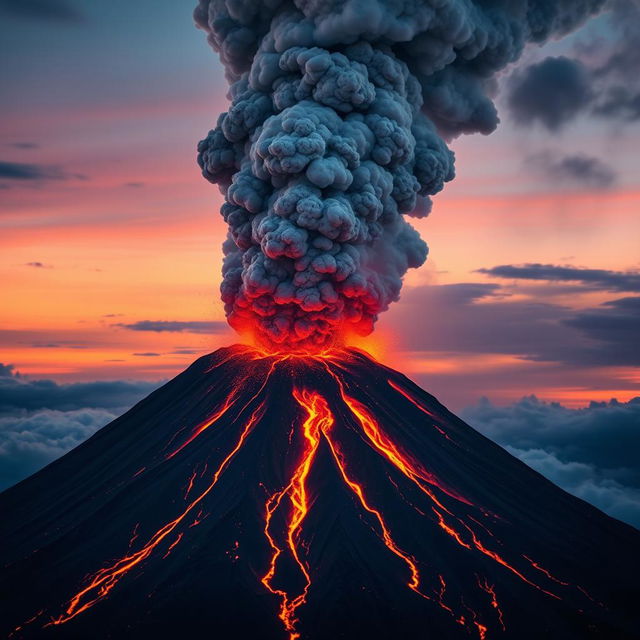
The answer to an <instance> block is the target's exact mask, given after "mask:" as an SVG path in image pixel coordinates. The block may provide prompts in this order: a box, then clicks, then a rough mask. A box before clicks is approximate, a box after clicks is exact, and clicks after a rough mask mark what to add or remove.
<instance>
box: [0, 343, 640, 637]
mask: <svg viewBox="0 0 640 640" xmlns="http://www.w3.org/2000/svg"><path fill="white" fill-rule="evenodd" d="M0 514H2V517H1V522H0V540H1V544H0V560H1V563H2V567H3V568H2V572H1V576H0V625H1V628H0V635H1V636H2V637H8V636H10V637H13V638H64V639H74V638H82V639H92V640H93V639H102V638H115V639H126V638H137V639H140V638H143V639H144V638H201V637H210V638H222V639H234V640H237V639H244V638H247V639H248V638H251V639H255V638H260V639H264V640H272V639H273V640H287V639H289V640H293V639H295V638H298V637H300V638H301V639H308V640H325V639H333V638H350V639H355V638H367V639H370V640H383V639H384V640H387V639H389V640H391V639H393V640H396V639H404V638H421V639H422V638H425V639H438V640H441V639H443V638H446V639H448V638H452V639H457V638H481V639H483V638H487V639H494V638H496V639H498V638H510V639H511V638H517V639H518V640H522V639H534V638H535V639H536V640H538V639H541V638H562V639H573V638H601V639H603V640H611V639H615V638H638V637H639V635H638V626H637V622H638V621H637V614H636V612H637V598H638V595H639V593H638V587H637V584H638V575H639V570H640V561H639V552H638V550H639V549H640V533H639V532H638V531H637V530H635V529H633V528H632V527H630V526H628V525H625V524H623V523H621V522H619V521H617V520H614V519H613V518H610V517H608V516H606V515H604V514H603V513H602V512H600V511H598V510H597V509H595V508H594V507H592V506H590V505H588V504H587V503H585V502H583V501H582V500H579V499H577V498H575V497H572V496H570V495H569V494H567V493H565V492H564V491H562V490H561V489H559V488H558V487H556V486H555V485H553V484H552V483H551V482H549V481H548V480H546V479H545V478H543V477H542V476H541V475H539V474H538V473H536V472H535V471H533V470H532V469H530V468H529V467H527V466H526V465H524V464H523V463H522V462H520V461H518V460H517V459H516V458H514V457H513V456H511V455H510V454H508V453H507V452H506V451H504V450H503V449H502V448H500V447H499V446H498V445H496V444H494V443H493V442H491V441H490V440H488V439H487V438H485V437H484V436H482V435H480V434H479V433H477V432H476V431H474V430H473V429H472V428H471V427H469V426H468V425H466V424H465V423H464V422H462V421H461V420H459V419H458V418H456V417H455V416H454V415H453V414H451V413H450V412H449V411H447V409H445V408H444V407H443V406H442V405H441V404H439V403H438V401H437V400H436V399H435V398H433V397H432V396H430V395H428V394H427V393H425V392H424V391H422V390H421V389H420V388H418V387H417V386H416V385H415V384H413V383H412V382H411V381H409V380H408V379H407V378H406V377H404V376H403V375H401V374H400V373H397V372H395V371H393V370H392V369H389V368H387V367H385V366H382V365H381V364H378V363H376V362H375V361H373V360H372V359H371V358H370V357H369V356H367V355H365V354H364V353H361V352H359V351H355V350H346V351H337V352H334V353H332V354H328V355H325V356H324V357H320V356H318V357H304V358H303V357H295V356H289V357H286V356H274V355H271V356H269V355H264V354H260V353H258V352H257V351H255V350H253V349H250V348H248V347H240V346H235V347H230V348H226V349H221V350H219V351H216V352H215V353H213V354H211V355H209V356H206V357H203V358H200V359H199V360H197V361H196V362H195V363H194V364H193V365H192V366H191V367H189V369H187V370H186V371H185V372H184V373H182V374H180V375H179V376H177V377H176V378H175V379H174V380H172V381H171V382H169V383H168V384H166V385H165V386H164V387H162V388H161V389H159V390H157V391H155V392H154V393H152V394H151V395H150V396H149V397H147V398H146V399H145V400H143V401H142V402H140V403H139V404H138V405H136V406H135V407H134V408H133V409H131V410H130V411H128V412H127V413H126V414H125V415H123V416H122V417H120V418H118V419H117V420H115V421H114V422H112V423H111V424H109V425H108V426H106V427H105V428H103V429H102V430H100V431H99V432H98V433H96V434H95V435H94V436H93V437H92V438H90V439H89V440H87V441H86V442H85V443H83V444H82V445H80V446H79V447H77V448H76V449H74V450H73V451H71V452H70V453H68V454H67V455H65V456H64V457H62V458H61V459H59V460H57V461H56V462H54V463H52V464H50V465H49V466H48V467H46V468H45V469H43V470H42V471H40V472H39V473H37V474H35V475H33V476H32V477H30V478H28V479H26V480H24V481H23V482H21V483H20V484H18V485H16V486H15V487H13V488H11V489H9V490H7V491H5V492H4V493H3V494H1V495H0Z"/></svg>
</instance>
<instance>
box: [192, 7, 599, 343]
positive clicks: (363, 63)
mask: <svg viewBox="0 0 640 640" xmlns="http://www.w3.org/2000/svg"><path fill="white" fill-rule="evenodd" d="M602 5H603V0H564V1H557V0H553V1H551V0H518V1H517V2H512V1H510V2H491V3H487V2H480V1H476V2H467V1H464V2H463V1H462V0H440V1H438V2H435V1H434V2H416V1H415V0H397V1H395V2H391V1H390V0H371V1H370V2H366V3H363V2H360V1H358V0H341V1H339V2H338V1H324V2H317V1H305V0H297V1H295V2H294V1H292V0H269V1H267V2H262V3H246V2H240V1H235V2H234V1H229V0H226V1H223V0H200V3H199V5H198V7H197V9H196V11H195V18H196V22H197V24H198V25H199V26H200V27H201V28H202V29H204V30H205V31H206V32H207V35H208V40H209V43H210V44H211V45H212V47H213V48H214V49H215V51H217V52H218V54H219V56H220V59H221V61H222V63H223V64H224V66H225V70H226V76H227V78H228V80H229V82H230V84H231V88H230V91H229V96H230V98H231V106H230V108H229V111H228V112H226V113H224V114H222V115H221V116H220V118H219V119H218V123H217V126H216V128H215V129H214V130H212V131H211V132H210V133H209V135H208V136H207V137H206V138H205V139H204V140H202V141H201V142H200V144H199V147H198V152H199V155H198V161H199V164H200V166H201V168H202V171H203V174H204V176H205V177H206V178H207V179H208V180H210V181H211V182H214V183H217V184H218V185H219V186H220V188H221V189H222V191H223V193H224V195H225V198H226V203H225V204H224V205H223V208H222V214H223V216H224V219H225V221H226V222H227V223H228V225H229V235H228V238H227V241H226V242H225V244H224V253H225V259H224V265H223V283H222V287H221V290H222V298H223V301H224V303H225V309H226V313H227V317H228V320H229V323H230V324H231V325H232V326H233V327H234V328H236V329H238V330H240V331H243V330H253V331H255V332H256V333H257V334H258V337H259V338H260V339H261V340H262V341H264V342H267V343H270V344H274V343H275V344H282V343H285V344H287V345H289V346H291V345H301V344H303V345H308V344H313V345H327V344H331V343H332V342H333V341H335V340H336V336H338V335H341V334H344V333H349V332H356V333H360V334H366V333H369V332H370V331H371V330H372V329H373V325H374V323H375V321H376V319H377V317H378V315H379V314H380V313H381V312H382V311H384V310H386V309H387V308H388V306H389V305H390V304H391V303H392V302H393V301H395V300H397V299H398V297H399V295H400V289H401V286H402V279H403V276H404V275H405V273H406V272H407V270H408V269H410V268H416V267H419V266H420V265H421V264H422V263H423V262H424V261H425V259H426V257H427V245H426V244H425V242H424V241H423V240H422V239H421V238H420V236H419V235H418V233H417V232H416V231H415V229H414V228H413V227H412V226H411V225H410V224H409V223H408V222H407V220H406V217H407V216H418V217H419V216H424V215H427V214H428V212H429V211H430V207H431V202H430V199H429V198H430V196H432V195H434V194H436V193H438V192H439V191H440V190H441V189H442V187H443V185H444V183H445V182H447V181H448V180H451V179H452V178H453V177H454V168H453V154H452V153H451V151H450V150H449V149H448V148H447V146H446V142H445V141H446V140H448V139H450V138H452V137H454V136H456V135H459V134H462V133H473V132H481V133H485V134H486V133H490V132H491V131H493V130H494V129H495V127H496V125H497V123H498V117H497V112H496V109H495V107H494V105H493V101H492V95H493V92H494V90H495V80H494V77H495V74H496V73H497V72H498V71H500V70H501V69H503V68H504V67H505V66H506V65H508V64H509V63H511V62H513V61H515V60H516V59H518V57H519V56H520V54H521V53H522V50H523V48H524V46H525V45H526V43H527V42H543V41H545V40H546V39H547V38H549V37H551V36H558V35H562V34H564V33H567V32H569V31H571V30H572V29H573V28H575V27H576V26H577V25H579V24H580V23H581V22H583V21H584V20H585V19H586V18H588V17H589V16H590V15H592V14H594V13H596V12H597V11H599V10H600V8H601V7H602Z"/></svg>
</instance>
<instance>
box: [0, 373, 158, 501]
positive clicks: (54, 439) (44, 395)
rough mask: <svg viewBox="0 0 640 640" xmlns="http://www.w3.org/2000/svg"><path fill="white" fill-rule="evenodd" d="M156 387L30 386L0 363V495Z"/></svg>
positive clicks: (103, 384)
mask: <svg viewBox="0 0 640 640" xmlns="http://www.w3.org/2000/svg"><path fill="white" fill-rule="evenodd" d="M158 385H159V383H157V382H143V381H126V380H115V381H111V382H79V383H74V384H58V383H56V382H54V381H53V380H29V379H27V378H25V377H23V376H21V375H20V374H19V373H17V372H16V371H15V368H14V367H13V365H10V364H3V363H0V490H2V489H5V488H7V487H9V486H11V485H13V484H15V483H16V482H19V481H20V480H22V479H23V478H25V477H26V476H28V475H30V474H32V473H34V472H35V471H37V470H38V469H40V468H42V467H43V466H44V465H46V464H48V463H49V462H51V461H53V460H55V459H56V458H58V457H60V456H61V455H63V454H65V453H66V452H67V451H69V450H70V449H72V448H73V447H75V446H77V445H79V444H80V443H81V442H82V441H83V440H86V438H88V437H89V436H91V435H92V434H93V433H95V432H96V431H97V430H98V429H99V428H100V427H103V426H104V425H105V424H107V423H109V422H111V421H112V420H114V419H115V418H116V417H117V416H118V415H121V414H122V413H124V411H126V410H127V409H128V408H130V407H131V406H132V405H134V404H135V403H136V402H138V401H139V400H141V399H142V398H144V397H145V396H146V395H148V394H149V393H150V392H151V391H153V390H154V389H156V388H157V387H158Z"/></svg>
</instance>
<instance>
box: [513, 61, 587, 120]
mask: <svg viewBox="0 0 640 640" xmlns="http://www.w3.org/2000/svg"><path fill="white" fill-rule="evenodd" d="M591 97H592V89H591V83H590V78H589V73H588V71H587V69H586V68H585V67H584V65H582V64H581V63H580V62H578V61H577V60H570V59H569V58H566V57H564V56H563V57H559V58H547V59H545V60H543V61H542V62H539V63H537V64H533V65H531V66H530V67H527V68H526V69H524V70H523V71H521V72H518V73H515V74H514V75H513V77H512V78H511V79H510V82H509V86H508V96H507V102H508V105H509V108H510V109H511V113H512V115H513V117H514V119H515V121H516V122H517V123H518V124H530V123H532V122H539V123H541V124H543V125H544V126H546V127H547V128H548V129H550V130H551V131H554V130H557V129H559V128H560V127H561V126H562V125H563V124H565V123H566V122H568V121H569V120H571V119H572V118H573V117H574V116H575V115H576V114H577V113H579V112H580V111H583V110H584V109H586V108H587V106H588V105H589V103H590V101H591Z"/></svg>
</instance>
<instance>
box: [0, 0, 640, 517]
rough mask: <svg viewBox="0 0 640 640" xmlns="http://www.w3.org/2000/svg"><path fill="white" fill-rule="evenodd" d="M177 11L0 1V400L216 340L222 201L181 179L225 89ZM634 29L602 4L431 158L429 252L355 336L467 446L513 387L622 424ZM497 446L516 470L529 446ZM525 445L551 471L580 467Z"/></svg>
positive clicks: (627, 384)
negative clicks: (463, 429) (618, 410)
mask: <svg viewBox="0 0 640 640" xmlns="http://www.w3.org/2000/svg"><path fill="white" fill-rule="evenodd" d="M191 11H192V7H191V3H184V2H172V1H170V0H154V1H153V2H151V0H137V1H136V2H125V1H124V0H112V1H111V2H109V3H96V2H91V1H89V0H0V57H1V58H2V60H3V64H2V65H1V67H0V81H1V82H2V86H3V87H5V88H8V89H9V90H5V91H3V92H2V93H1V94H0V110H1V113H2V119H0V281H1V282H2V287H1V289H0V296H1V298H0V362H2V363H4V364H3V366H4V367H5V369H4V370H5V372H7V373H6V375H5V376H4V377H5V378H6V380H5V382H7V381H10V382H7V384H11V385H14V386H15V384H21V385H25V384H27V381H39V380H44V381H46V382H47V383H48V384H50V385H54V386H55V387H56V388H67V389H75V390H77V389H78V388H80V387H78V386H77V385H79V384H80V385H82V384H89V383H94V382H96V381H128V382H127V383H126V384H130V385H133V387H132V388H134V389H136V390H137V392H140V393H142V392H146V391H148V390H149V389H150V388H152V387H153V385H154V384H157V382H158V381H161V380H166V379H168V378H170V377H172V376H174V375H176V374H177V373H179V372H180V371H182V370H183V369H184V368H185V367H186V366H188V365H189V364H190V363H191V362H192V361H193V360H194V359H195V358H196V357H198V356H199V355H203V354H205V353H208V352H210V351H212V350H214V349H215V348H217V347H219V346H223V345H226V344H229V343H231V342H233V341H236V340H237V336H235V334H234V333H233V332H232V331H231V330H230V329H228V328H227V326H226V323H225V321H224V311H223V308H222V304H221V302H220V301H219V297H218V287H219V284H220V279H221V276H220V266H221V257H222V253H221V247H220V245H221V243H222V240H223V238H224V236H225V233H226V228H225V224H224V222H223V220H222V218H221V217H220V215H219V213H218V212H219V208H220V205H221V203H222V196H221V195H220V193H219V192H218V190H217V188H216V187H215V186H213V185H211V184H209V183H208V182H206V181H205V180H204V179H203V178H202V176H201V175H200V172H199V169H198V166H197V164H196V144H197V142H198V140H200V139H201V138H203V137H205V136H206V134H207V132H208V131H209V129H210V128H212V127H213V126H214V125H215V122H216V119H217V117H218V114H219V113H220V112H221V111H224V110H225V108H226V105H227V104H228V102H227V99H226V89H227V86H226V82H225V80H224V76H223V72H222V66H221V65H220V63H219V62H218V60H217V58H216V56H215V54H214V53H213V51H211V49H210V48H209V47H208V45H207V43H206V39H205V36H204V34H203V33H202V32H199V31H198V30H196V28H195V27H194V23H193V19H192V15H191ZM639 14H640V9H639V7H638V3H637V2H635V1H633V0H630V1H628V2H621V1H617V0H612V1H611V3H610V6H609V10H608V12H606V13H605V14H603V15H602V16H600V17H598V18H596V19H594V20H592V21H591V22H590V23H589V24H587V25H586V26H585V27H583V28H582V29H580V30H579V31H578V32H576V33H574V34H572V35H571V36H569V37H567V38H565V39H564V40H562V41H560V42H551V43H548V44H547V45H545V46H544V47H537V46H536V47H532V48H530V49H527V51H526V52H525V55H524V56H523V58H522V60H521V61H520V62H519V63H518V64H517V65H516V66H514V67H511V68H509V69H507V70H506V71H505V73H504V74H503V75H502V76H501V77H500V78H499V79H498V87H497V97H496V103H497V106H498V110H499V113H500V117H501V121H502V122H501V124H500V126H499V128H498V131H496V132H495V133H494V134H492V135H490V136H480V135H476V136H468V137H461V138H459V139H456V140H454V141H453V142H452V148H453V149H454V151H455V153H456V157H457V161H456V165H457V178H456V179H455V180H454V181H453V182H451V183H449V184H448V185H447V186H446V187H445V190H444V191H443V192H442V193H441V194H439V195H437V196H436V197H435V199H434V203H435V204H434V209H433V212H432V213H431V215H430V216H429V217H428V218H426V219H424V220H419V221H417V222H416V223H415V225H416V227H417V228H418V229H419V231H420V232H421V234H422V236H423V237H424V238H425V240H426V241H427V242H428V244H429V246H430V255H429V259H428V261H427V263H426V264H425V266H424V267H422V268H421V269H419V270H417V271H413V272H410V273H409V274H408V276H407V278H406V280H405V287H404V289H403V292H402V297H401V300H400V302H398V303H396V304H395V305H394V306H393V307H392V308H391V310H390V311H388V312H387V313H385V314H383V315H382V316H381V318H380V320H379V323H378V329H377V331H376V332H375V334H374V336H373V338H372V340H371V341H370V343H369V346H370V348H371V349H372V350H373V352H374V353H376V354H378V355H379V356H380V357H381V358H382V359H383V360H384V361H385V363H387V364H389V365H391V366H394V367H395V368H397V369H400V370H402V371H403V372H405V373H407V375H409V376H410V377H412V378H413V379H414V380H416V381H417V382H418V383H419V384H421V385H422V386H423V387H425V388H426V389H427V390H428V391H430V392H431V393H433V394H434V395H436V397H438V398H439V399H440V400H441V401H442V402H443V403H444V404H446V405H447V406H449V407H450V408H451V409H453V410H456V411H461V410H463V409H464V411H467V412H468V415H469V416H475V418H476V419H477V420H478V422H479V423H480V422H482V425H483V428H485V429H486V430H487V431H491V429H492V428H493V427H492V426H491V425H492V424H493V423H492V419H489V418H488V417H487V411H488V410H487V406H489V407H491V408H492V409H493V410H495V411H496V412H497V413H500V412H507V414H508V415H509V416H511V418H510V419H511V421H512V424H514V420H516V418H515V417H514V416H515V415H516V414H517V412H518V408H519V407H520V408H521V407H522V406H529V405H526V402H528V400H527V398H529V399H530V396H531V395H532V394H535V397H536V402H539V403H541V405H540V406H542V407H555V406H561V407H562V409H563V410H564V411H574V412H576V413H575V414H569V415H576V416H578V415H586V414H588V413H589V412H590V411H596V410H597V409H602V406H605V407H609V406H617V405H610V404H607V403H608V402H609V400H610V399H612V398H616V399H617V401H618V402H619V403H623V405H624V406H625V407H626V406H629V407H631V409H629V411H630V412H632V413H633V412H634V411H635V412H636V413H635V414H634V415H637V413H638V411H637V405H635V404H633V403H632V402H630V401H632V399H633V398H634V397H635V396H638V395H640V392H639V387H640V372H639V370H638V365H639V364H640V349H639V346H638V345H639V344H640V341H639V340H638V329H637V327H638V326H640V323H639V322H638V321H639V320H640V298H639V297H638V293H639V292H640V275H639V273H638V269H639V268H640V216H638V211H639V210H640V172H638V151H637V150H638V148H640V124H639V122H640V90H638V79H637V73H636V70H637V62H638V60H639V59H640V54H639V53H638V45H637V44H635V41H636V38H635V37H634V36H633V34H634V33H637V31H634V29H635V27H638V28H640V19H639V17H638V15H639ZM634 91H636V93H634ZM625 92H626V93H625ZM364 346H365V347H366V346H367V345H366V344H365V345H364ZM9 366H12V367H13V368H12V369H10V368H9ZM17 371H19V372H20V374H21V377H20V378H18V377H16V376H15V373H16V372H17ZM16 381H18V382H16ZM29 384H31V383H29ZM123 384H124V382H123ZM65 385H66V386H65ZM140 385H142V386H140ZM13 388H14V387H12V389H13ZM136 397H137V396H136ZM481 398H486V399H488V400H481ZM130 400H131V397H128V400H127V401H124V400H123V401H122V402H121V404H117V403H116V404H112V406H109V407H106V408H105V407H104V406H103V405H100V404H99V403H96V402H94V403H93V404H89V405H87V404H84V405H83V404H82V402H80V403H79V404H78V402H75V403H73V406H71V407H70V408H67V409H64V408H60V407H52V406H48V407H39V408H38V407H36V408H33V407H31V408H29V407H15V406H12V407H13V408H10V409H7V408H6V407H4V408H3V406H4V405H3V406H0V422H1V421H2V419H3V417H2V416H3V415H5V414H6V415H10V416H15V415H17V414H16V412H18V413H19V414H20V415H21V416H22V418H25V416H26V417H27V418H28V417H29V416H32V415H33V413H29V412H33V411H54V412H55V411H85V410H87V411H89V410H91V411H102V412H103V413H102V414H91V415H90V414H83V415H80V414H74V415H73V416H67V417H71V418H73V420H72V423H73V424H74V425H76V426H77V425H80V426H77V429H76V431H75V432H74V433H76V434H88V433H89V432H91V431H92V430H93V429H95V428H97V426H101V424H104V422H106V421H108V420H107V418H108V417H109V416H113V415H116V414H117V411H116V408H121V409H123V410H124V408H126V407H127V406H129V404H130ZM109 402H110V401H109ZM523 402H524V403H525V405H522V403H523ZM482 403H485V404H482ZM486 403H488V404H486ZM554 403H559V404H554ZM602 403H605V405H602ZM627 403H629V404H627ZM7 406H8V405H7ZM483 407H484V411H485V413H483V414H482V416H481V413H478V412H480V409H481V408H483ZM3 411H4V414H3ZM474 411H475V413H473V412H474ZM545 411H546V410H545ZM545 411H541V412H542V413H545ZM509 412H510V413H509ZM580 412H583V413H580ZM585 412H586V413H585ZM518 415H519V414H518ZM545 415H548V416H552V417H554V419H555V418H557V414H555V413H554V411H553V410H551V409H550V410H549V411H547V412H546V413H545ZM563 415H564V414H563ZM589 415H591V414H589ZM598 415H599V416H601V415H603V412H602V411H601V412H600V413H599V414H598ZM52 416H53V418H55V414H50V415H48V416H45V417H47V418H48V419H49V422H47V423H46V424H48V425H49V426H50V425H51V420H53V418H52ZM549 419H551V417H550V418H549ZM43 420H44V418H43ZM635 420H636V422H635V423H634V424H636V425H637V417H636V418H635ZM83 421H84V422H83ZM45 422H46V421H45ZM54 422H55V420H54ZM12 424H13V425H14V426H15V422H13V423H12ZM82 425H84V426H82ZM55 428H56V429H57V428H58V427H55ZM83 429H84V431H83ZM636 431H637V429H636ZM501 434H502V435H501V436H500V437H503V441H502V442H501V443H503V444H505V445H506V446H511V447H513V448H514V450H516V449H517V450H518V451H525V453H524V454H522V455H523V456H526V455H527V453H526V452H531V451H535V450H536V446H534V445H535V443H534V444H532V445H531V446H530V447H529V448H526V447H525V448H524V449H522V447H521V448H520V449H518V446H521V445H522V443H520V442H519V441H517V439H509V438H508V437H504V434H503V433H502V432H501ZM78 437H80V436H78ZM74 442H75V441H74ZM530 444H531V443H530ZM1 446H2V445H1V443H0V447H1ZM65 446H66V445H65ZM545 446H546V448H544V447H543V448H542V450H544V451H545V452H546V454H547V455H548V456H556V459H557V460H558V461H559V463H561V464H565V465H566V464H573V463H575V464H592V466H593V465H595V466H596V467H597V464H596V462H594V461H593V460H591V462H589V461H586V462H585V460H582V459H569V458H566V457H565V458H562V456H561V454H560V453H559V452H558V451H559V450H555V449H553V447H551V446H550V445H548V443H547V445H545ZM67 448H68V447H67ZM63 450H65V447H64V446H62V447H61V448H60V449H59V450H58V449H57V450H56V451H58V452H62V451H63ZM0 455H1V451H0ZM531 455H533V454H531ZM531 455H530V457H531ZM51 456H53V454H51V455H50V457H51ZM558 456H560V458H558ZM538 464H539V466H543V463H542V462H539V461H538ZM544 464H546V463H544ZM598 464H599V463H598ZM603 464H604V463H603ZM607 464H609V463H607ZM622 466H624V465H622ZM603 468H604V469H606V468H609V467H606V466H605V467H603ZM621 468H622V467H621ZM594 473H595V472H594ZM592 476H593V474H592ZM592 476H590V477H592ZM605 476H606V474H605ZM605 476H603V477H605ZM598 477H600V476H598ZM592 479H593V478H592ZM608 480H611V481H615V482H618V481H620V482H626V480H624V478H623V479H622V480H621V479H620V478H618V479H617V480H612V479H611V476H608ZM637 480H638V479H637V478H636V480H634V482H636V481H637ZM629 482H631V481H629ZM639 485H640V483H638V482H636V484H635V485H634V486H636V487H637V486H639ZM585 491H586V490H585ZM634 499H636V500H638V498H637V496H636V498H634ZM638 503H640V500H638ZM639 521H640V518H639Z"/></svg>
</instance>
